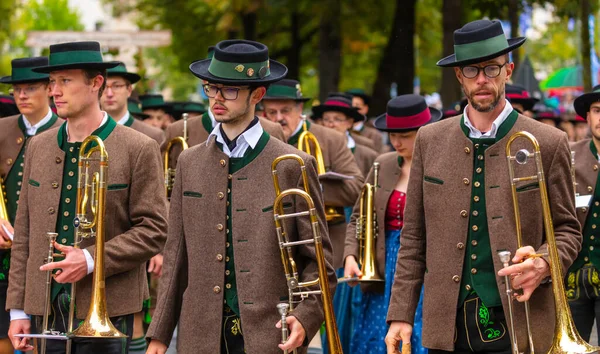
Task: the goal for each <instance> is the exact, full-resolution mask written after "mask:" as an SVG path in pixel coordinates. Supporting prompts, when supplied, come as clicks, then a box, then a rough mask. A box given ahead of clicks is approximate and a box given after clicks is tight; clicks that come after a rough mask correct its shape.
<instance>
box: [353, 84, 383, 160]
mask: <svg viewBox="0 0 600 354" xmlns="http://www.w3.org/2000/svg"><path fill="white" fill-rule="evenodd" d="M346 93H347V94H349V95H352V106H353V107H356V108H357V109H358V112H359V113H360V114H362V115H363V116H365V119H363V120H359V121H356V122H355V123H354V126H353V129H352V130H353V135H360V136H364V137H367V138H369V139H371V140H373V144H374V145H375V147H374V148H375V151H377V152H379V153H384V152H388V151H389V149H388V147H387V146H385V144H384V139H385V137H384V135H383V134H381V132H379V131H378V130H377V129H375V128H373V127H372V124H371V125H369V124H368V123H369V122H368V120H369V102H370V101H371V96H369V95H367V93H366V92H365V91H364V90H363V89H359V88H353V89H350V90H348V91H346Z"/></svg>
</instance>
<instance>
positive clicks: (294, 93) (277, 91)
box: [266, 85, 302, 100]
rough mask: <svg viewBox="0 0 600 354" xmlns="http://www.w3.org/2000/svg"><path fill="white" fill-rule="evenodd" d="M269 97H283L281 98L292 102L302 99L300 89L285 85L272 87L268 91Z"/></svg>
mask: <svg viewBox="0 0 600 354" xmlns="http://www.w3.org/2000/svg"><path fill="white" fill-rule="evenodd" d="M266 96H267V97H281V98H289V99H292V100H295V99H298V98H302V95H301V94H300V95H299V94H298V89H296V88H295V87H290V86H283V85H271V87H269V89H268V90H267V95H266Z"/></svg>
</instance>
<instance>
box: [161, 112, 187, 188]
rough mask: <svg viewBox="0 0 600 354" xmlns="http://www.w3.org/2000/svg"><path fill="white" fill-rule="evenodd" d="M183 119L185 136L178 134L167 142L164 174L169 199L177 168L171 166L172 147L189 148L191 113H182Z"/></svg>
mask: <svg viewBox="0 0 600 354" xmlns="http://www.w3.org/2000/svg"><path fill="white" fill-rule="evenodd" d="M182 117H183V118H182V119H183V136H176V137H174V138H173V139H171V140H170V141H169V143H168V144H167V148H166V149H165V156H164V165H165V169H164V175H165V194H166V195H167V200H170V199H171V191H172V190H173V184H174V183H175V171H176V170H175V168H171V167H169V163H170V162H171V149H172V148H173V147H174V146H177V145H179V146H180V147H181V151H183V150H185V149H187V148H188V147H189V146H188V143H187V123H188V117H189V114H187V113H184V114H183V115H182Z"/></svg>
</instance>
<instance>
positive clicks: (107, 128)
mask: <svg viewBox="0 0 600 354" xmlns="http://www.w3.org/2000/svg"><path fill="white" fill-rule="evenodd" d="M116 126H117V122H115V120H114V119H112V117H111V116H108V119H107V120H106V123H104V124H103V125H102V126H100V127H99V128H98V129H96V130H94V131H93V132H92V134H90V135H96V136H98V137H99V138H100V139H102V141H104V140H106V138H108V136H109V135H110V133H112V131H113V130H114V129H115V127H116ZM57 139H58V146H59V147H60V148H61V149H62V150H63V151H66V149H67V122H64V123H63V124H62V125H61V126H60V129H59V130H58V136H57ZM93 145H94V144H90V145H89V147H90V148H91V147H93Z"/></svg>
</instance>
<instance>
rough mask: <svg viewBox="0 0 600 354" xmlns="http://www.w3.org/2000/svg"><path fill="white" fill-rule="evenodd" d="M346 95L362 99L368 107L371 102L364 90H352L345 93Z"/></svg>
mask: <svg viewBox="0 0 600 354" xmlns="http://www.w3.org/2000/svg"><path fill="white" fill-rule="evenodd" d="M346 93H347V94H349V95H352V96H356V97H360V98H362V100H363V102H364V103H365V104H366V105H368V104H369V101H370V100H371V96H369V95H367V93H366V92H365V90H363V89H359V88H353V89H350V90H348V91H346Z"/></svg>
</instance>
